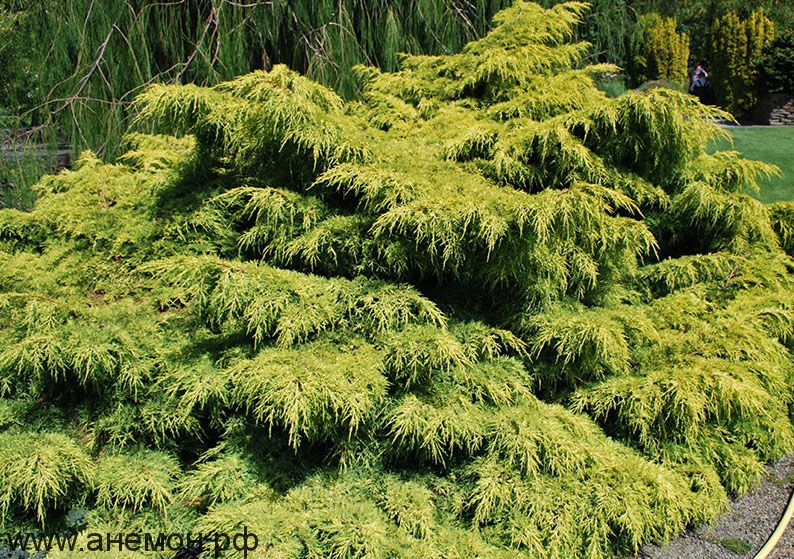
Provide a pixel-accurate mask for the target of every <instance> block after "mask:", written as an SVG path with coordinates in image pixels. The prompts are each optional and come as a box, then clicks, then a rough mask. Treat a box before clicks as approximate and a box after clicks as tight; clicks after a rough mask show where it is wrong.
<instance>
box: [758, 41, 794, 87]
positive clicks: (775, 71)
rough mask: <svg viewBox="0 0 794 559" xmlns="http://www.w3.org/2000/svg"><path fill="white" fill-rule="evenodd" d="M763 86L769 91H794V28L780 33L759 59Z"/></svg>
mask: <svg viewBox="0 0 794 559" xmlns="http://www.w3.org/2000/svg"><path fill="white" fill-rule="evenodd" d="M758 71H759V73H760V75H761V86H762V87H763V88H764V89H766V90H767V91H769V92H772V93H776V92H782V93H792V92H794V29H789V30H785V31H783V32H782V33H780V34H779V35H778V36H777V37H776V38H775V40H774V41H772V43H771V44H770V45H769V46H768V47H767V48H766V51H765V53H764V56H763V57H762V58H761V59H760V60H759V61H758Z"/></svg>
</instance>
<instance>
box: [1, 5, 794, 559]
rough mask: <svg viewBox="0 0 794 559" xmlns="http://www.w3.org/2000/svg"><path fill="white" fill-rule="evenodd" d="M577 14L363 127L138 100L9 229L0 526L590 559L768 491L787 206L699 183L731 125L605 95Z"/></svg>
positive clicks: (358, 112)
mask: <svg viewBox="0 0 794 559" xmlns="http://www.w3.org/2000/svg"><path fill="white" fill-rule="evenodd" d="M585 10H586V6H585V5H584V4H581V3H576V2H574V3H566V4H561V5H558V6H556V7H554V8H552V9H548V10H545V9H543V8H541V7H540V6H538V5H536V4H532V3H529V2H524V1H518V2H516V3H515V4H514V5H513V6H512V7H511V8H508V9H507V10H505V11H503V12H501V13H500V14H499V15H498V16H497V18H496V19H495V20H494V27H493V30H492V31H491V32H490V33H489V34H488V35H486V36H485V37H484V38H482V39H481V40H478V41H475V42H472V43H470V44H468V45H467V46H465V47H464V48H463V49H462V50H460V52H457V53H455V54H449V55H441V56H411V55H403V56H402V57H401V62H400V70H399V71H398V72H395V73H384V72H380V71H378V70H375V69H372V68H361V69H360V70H359V72H358V75H359V77H360V79H361V86H362V88H363V96H362V99H361V100H359V101H356V102H349V103H348V102H343V101H342V100H341V99H340V98H339V97H338V96H337V95H336V94H334V93H333V92H332V91H330V90H329V89H327V88H325V87H323V86H321V85H318V84H316V83H314V82H312V81H311V80H309V79H307V78H305V77H303V76H300V75H298V74H297V73H295V72H292V71H291V70H289V69H288V68H286V67H283V66H280V67H276V68H274V69H273V70H272V71H271V72H256V73H253V74H250V75H246V76H241V77H239V78H237V79H235V80H232V81H230V82H226V83H222V84H220V85H218V86H216V87H197V86H192V85H185V86H181V85H153V86H151V87H150V88H149V89H147V90H146V91H145V92H144V93H142V95H141V96H140V97H138V99H137V100H136V103H135V106H136V110H137V122H139V123H141V124H145V125H146V126H152V127H154V128H156V129H157V130H158V131H159V132H160V133H161V135H158V136H151V135H145V134H140V133H135V134H130V135H129V136H128V138H127V150H128V151H127V153H126V155H124V156H123V157H121V158H120V159H119V160H118V161H116V162H114V163H105V162H102V161H101V160H99V159H97V157H96V156H94V155H92V154H85V155H84V156H82V157H81V158H80V160H79V162H78V165H77V166H76V168H75V169H74V170H71V171H64V172H62V173H60V174H58V175H56V176H52V177H47V178H46V179H44V180H43V181H42V182H41V183H40V184H39V185H38V192H39V199H38V201H37V203H36V206H35V207H34V208H33V210H32V211H31V212H29V213H21V212H16V211H10V210H5V211H0V309H2V311H1V312H0V448H2V449H3V452H0V480H2V484H0V515H2V520H3V522H4V523H5V525H6V526H29V525H31V524H38V525H40V526H42V527H43V528H45V529H49V528H53V527H56V526H58V525H59V524H58V523H59V522H60V521H61V520H62V519H63V516H64V515H65V514H67V513H68V511H69V510H70V509H85V510H88V511H90V512H89V514H88V516H87V517H86V525H85V526H84V528H83V529H84V532H83V534H82V536H81V537H82V538H85V537H86V534H87V533H90V532H92V531H102V532H105V531H115V532H118V531H127V530H130V529H133V528H134V529H140V530H148V531H156V530H161V531H169V532H170V531H183V532H187V531H192V532H194V533H195V532H213V531H220V532H234V531H235V530H239V529H242V528H243V527H246V528H247V529H248V530H249V531H251V532H254V533H256V534H257V535H258V538H259V545H260V550H259V552H261V553H263V554H264V555H263V556H271V557H283V558H294V559H299V558H305V557H336V558H339V559H353V558H362V559H363V558H365V557H366V558H386V557H401V558H406V559H407V558H417V559H418V558H426V557H447V558H461V559H462V558H464V557H465V558H470V557H482V558H493V557H503V558H508V557H509V558H519V557H559V558H562V557H571V558H573V557H582V556H588V557H592V558H594V559H595V558H606V557H612V556H614V555H615V554H620V553H625V552H628V553H632V552H636V551H637V550H638V549H639V547H640V546H641V545H642V544H643V543H646V542H664V541H666V540H668V539H670V538H671V537H674V536H675V535H677V534H679V533H681V532H682V531H683V530H684V529H686V528H687V527H688V526H691V525H693V524H695V523H698V522H704V521H710V520H713V519H714V518H716V516H717V515H718V514H719V513H720V512H721V511H722V510H723V509H724V507H725V506H726V505H727V499H728V495H729V494H734V493H736V494H738V493H742V492H745V491H747V490H748V489H749V488H751V487H752V486H753V485H754V484H755V483H756V482H757V481H758V480H759V476H760V474H761V472H762V466H763V464H764V463H766V462H770V461H772V460H775V459H776V458H778V457H779V456H781V455H782V454H784V453H786V452H789V451H790V450H791V449H792V447H794V431H792V425H791V421H790V419H789V415H788V409H789V405H790V404H791V402H792V390H791V388H792V387H791V375H790V370H791V347H792V345H791V344H792V340H793V339H794V338H793V337H792V336H794V296H792V293H794V290H792V275H791V274H792V261H791V259H790V258H789V256H788V255H787V254H786V253H785V251H784V250H783V248H781V247H785V248H788V249H789V250H790V248H791V237H792V235H791V226H790V224H791V219H790V213H791V212H790V211H789V210H790V209H789V208H787V207H785V206H774V207H767V206H763V205H761V204H759V203H758V202H756V201H755V200H754V199H752V198H750V197H749V196H747V194H746V193H745V192H746V190H747V189H752V188H753V187H757V178H758V176H759V174H761V175H763V174H766V173H770V172H775V169H774V168H773V167H771V166H768V165H766V164H763V163H758V162H750V161H747V160H745V159H743V158H741V156H740V155H739V154H737V153H733V152H728V153H717V154H712V155H707V153H706V148H707V146H708V145H709V143H710V141H711V140H712V139H713V138H715V137H718V136H720V135H722V134H724V132H722V131H721V130H720V129H719V128H718V127H716V126H714V125H712V124H710V122H711V121H712V120H713V119H714V118H717V117H720V118H722V117H725V116H726V115H725V113H723V112H722V111H720V110H718V109H714V108H710V107H705V106H703V105H701V104H699V103H698V102H697V101H695V100H693V99H692V98H691V97H689V96H687V95H682V94H679V93H677V92H674V91H666V90H651V91H648V92H631V93H628V94H627V95H625V96H623V97H620V98H616V99H610V98H608V97H607V96H606V95H604V94H602V93H601V92H600V91H599V90H598V89H597V88H596V87H595V86H594V84H593V81H592V78H591V75H592V74H593V73H594V72H595V73H597V72H599V71H603V70H604V69H603V67H598V68H587V67H583V63H584V60H583V56H584V53H585V52H586V47H587V46H586V45H585V44H583V43H577V42H573V30H574V27H575V26H576V25H577V24H578V22H580V21H581V18H582V17H583V15H584V13H585ZM94 463H95V465H93V464H94ZM81 541H82V540H81ZM54 555H55V556H57V555H58V554H54ZM62 556H68V554H67V553H64V554H62ZM230 556H233V555H230Z"/></svg>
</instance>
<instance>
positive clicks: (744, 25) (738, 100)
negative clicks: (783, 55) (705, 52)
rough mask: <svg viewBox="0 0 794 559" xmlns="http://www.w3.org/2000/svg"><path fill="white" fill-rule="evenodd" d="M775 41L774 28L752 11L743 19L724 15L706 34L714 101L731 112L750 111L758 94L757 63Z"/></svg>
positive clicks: (766, 18) (765, 18) (767, 19)
mask: <svg viewBox="0 0 794 559" xmlns="http://www.w3.org/2000/svg"><path fill="white" fill-rule="evenodd" d="M774 38H775V25H774V23H772V20H770V19H769V18H768V17H766V16H765V15H764V12H763V10H760V9H759V10H755V11H754V12H753V13H752V14H750V16H749V17H748V18H747V19H744V20H743V19H740V18H739V16H738V15H736V13H734V12H728V13H726V14H724V15H722V16H720V17H718V18H716V19H715V20H714V22H713V23H712V26H711V29H710V32H709V47H710V53H711V54H710V58H711V60H710V63H711V69H712V71H711V77H712V79H713V80H714V88H715V92H716V94H717V100H718V101H719V103H720V104H721V105H722V106H723V107H725V108H726V109H727V110H728V111H730V112H732V113H738V112H746V111H750V110H752V109H753V107H754V106H755V104H756V101H757V93H758V83H757V82H758V61H759V59H760V58H761V55H762V54H763V51H764V49H765V48H766V47H767V46H769V45H770V44H771V43H772V41H773V40H774Z"/></svg>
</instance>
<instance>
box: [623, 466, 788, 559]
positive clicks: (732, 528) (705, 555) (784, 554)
mask: <svg viewBox="0 0 794 559" xmlns="http://www.w3.org/2000/svg"><path fill="white" fill-rule="evenodd" d="M767 472H768V476H767V477H766V478H765V479H764V480H763V481H762V482H761V484H760V485H759V486H758V487H757V488H756V489H755V490H754V491H752V492H750V493H748V494H747V495H745V496H744V497H742V498H741V499H737V500H734V501H732V502H731V509H730V510H729V511H728V512H727V513H725V515H723V516H722V517H721V518H719V519H718V520H717V522H716V523H715V524H714V525H712V526H701V527H698V528H696V529H694V530H691V531H689V532H687V533H686V534H684V535H683V536H681V537H680V538H678V539H676V540H673V541H671V542H670V543H669V544H667V545H665V546H662V547H659V546H656V545H647V546H644V547H643V548H642V549H641V550H640V553H639V558H640V559H738V558H751V557H754V556H755V554H756V553H758V551H759V550H760V549H761V548H762V547H763V545H764V543H766V541H767V539H768V538H769V536H770V535H772V532H774V530H775V528H776V527H777V524H778V522H780V519H781V517H782V516H783V512H784V511H785V510H786V506H787V505H788V501H789V497H790V496H791V493H792V490H793V489H794V454H792V455H789V456H786V457H785V458H783V459H782V460H780V461H779V462H777V463H776V464H774V465H773V466H768V467H767ZM792 558H794V523H792V524H790V525H789V527H788V528H787V529H786V532H785V533H784V534H783V537H782V538H781V539H780V541H779V542H778V544H777V545H776V546H775V549H774V550H773V551H772V553H771V554H770V555H769V559H792Z"/></svg>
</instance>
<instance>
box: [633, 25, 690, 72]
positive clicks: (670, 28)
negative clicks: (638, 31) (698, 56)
mask: <svg viewBox="0 0 794 559" xmlns="http://www.w3.org/2000/svg"><path fill="white" fill-rule="evenodd" d="M642 19H643V22H642V25H643V26H644V28H645V60H646V65H647V67H646V75H647V77H648V78H649V79H652V80H669V81H672V82H675V83H678V84H681V85H684V84H685V83H686V80H687V74H688V64H689V35H687V34H686V33H678V32H677V31H676V21H675V18H671V17H663V16H660V15H658V14H648V15H645V16H643V18H642Z"/></svg>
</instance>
